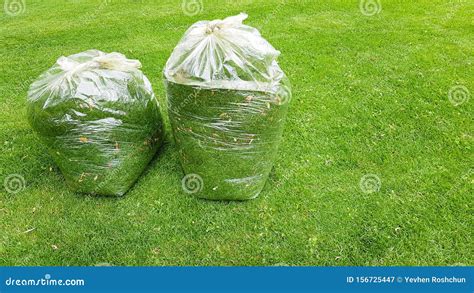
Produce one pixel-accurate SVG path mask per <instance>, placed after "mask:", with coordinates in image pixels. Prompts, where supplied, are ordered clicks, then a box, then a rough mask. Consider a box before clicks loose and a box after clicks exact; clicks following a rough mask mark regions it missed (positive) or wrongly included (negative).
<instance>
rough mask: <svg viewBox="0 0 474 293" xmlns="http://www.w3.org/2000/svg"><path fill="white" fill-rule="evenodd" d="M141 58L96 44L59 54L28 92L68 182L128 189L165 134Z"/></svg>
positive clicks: (34, 121) (118, 191) (117, 191)
mask: <svg viewBox="0 0 474 293" xmlns="http://www.w3.org/2000/svg"><path fill="white" fill-rule="evenodd" d="M140 66H141V64H140V62H139V61H137V60H129V59H127V58H126V57H125V56H124V55H122V54H119V53H110V54H106V53H104V52H101V51H97V50H90V51H86V52H82V53H79V54H75V55H71V56H69V57H61V58H59V59H58V61H57V62H56V64H55V65H54V66H53V67H51V68H50V69H49V70H48V71H46V72H45V73H43V74H42V75H41V76H40V77H39V78H38V79H37V80H36V81H35V82H34V83H33V84H32V85H31V87H30V90H29V92H28V100H27V104H28V118H29V121H30V124H31V126H32V127H33V129H34V130H35V131H36V132H37V134H38V136H39V137H40V138H41V140H42V141H43V142H44V143H45V144H46V146H47V148H48V150H49V153H50V154H51V156H52V157H53V159H54V161H55V163H56V164H57V165H58V167H59V169H60V170H61V172H62V174H63V175H64V178H65V179H66V182H67V184H68V185H69V186H70V187H71V188H72V189H73V190H74V191H77V192H82V193H90V194H100V195H119V196H120V195H123V194H125V193H126V192H127V190H128V189H129V188H130V187H131V186H132V185H133V183H134V182H135V181H136V180H137V178H138V177H139V176H140V174H141V173H142V172H143V170H144V169H145V167H146V166H147V164H148V163H149V161H150V160H151V158H152V157H153V156H154V154H155V153H156V151H157V149H158V147H159V146H160V144H161V142H162V140H163V134H164V133H163V122H162V119H161V114H160V110H159V104H158V102H157V100H156V99H155V96H154V93H153V90H152V87H151V84H150V82H149V81H148V79H147V78H146V76H145V75H144V74H143V73H142V72H141V71H140V70H139V68H140Z"/></svg>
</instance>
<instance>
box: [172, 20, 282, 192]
mask: <svg viewBox="0 0 474 293" xmlns="http://www.w3.org/2000/svg"><path fill="white" fill-rule="evenodd" d="M246 18H247V15H246V14H243V13H241V14H240V15H237V16H232V17H228V18H226V19H224V20H214V21H199V22H197V23H195V24H194V25H192V26H191V27H190V28H189V29H188V30H187V31H186V33H185V35H184V37H183V38H182V39H181V41H180V42H179V44H178V45H177V46H176V48H175V49H174V51H173V53H172V55H171V57H170V58H169V60H168V62H167V63H166V66H165V69H164V79H165V86H166V90H167V98H168V112H169V116H170V121H171V126H172V129H173V134H174V138H175V141H176V145H177V146H178V150H179V155H180V160H181V164H182V167H183V170H184V173H185V176H184V178H183V181H182V186H183V189H184V190H185V191H186V192H187V193H191V194H194V195H196V196H198V197H201V198H206V199H213V200H246V199H252V198H255V197H257V196H258V195H259V193H260V192H261V190H262V189H263V187H264V185H265V182H266V180H267V178H268V176H269V173H270V171H271V169H272V166H273V162H274V160H275V158H276V156H277V149H278V145H279V142H280V139H281V135H282V130H283V126H284V123H285V119H286V115H287V110H288V104H289V101H290V97H291V90H290V84H289V82H288V79H287V77H286V76H285V74H284V73H283V71H282V70H281V69H280V67H279V65H278V63H277V61H276V60H277V57H278V56H279V55H280V52H279V51H277V50H276V49H275V48H273V47H272V45H270V43H268V42H267V41H266V40H265V39H264V38H262V36H261V35H260V33H259V32H258V30H257V29H255V28H253V27H250V26H247V25H244V24H243V21H244V20H245V19H246Z"/></svg>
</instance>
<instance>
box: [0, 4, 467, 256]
mask: <svg viewBox="0 0 474 293" xmlns="http://www.w3.org/2000/svg"><path fill="white" fill-rule="evenodd" d="M101 3H102V2H101V1H82V0H81V1H79V0H76V1H53V0H51V1H33V0H27V1H26V11H25V13H23V14H22V15H19V16H9V15H7V14H5V13H2V15H1V16H0V24H1V26H0V41H1V47H0V64H1V71H0V86H1V88H0V101H1V107H0V148H1V149H0V179H1V182H0V183H3V181H4V179H5V178H7V176H8V175H10V174H20V175H21V176H23V177H24V178H25V182H26V186H25V188H24V189H23V190H22V191H20V192H18V193H16V194H12V193H7V192H6V189H5V188H3V186H0V187H1V188H0V232H1V233H0V265H97V264H104V263H105V264H110V265H474V255H473V252H474V241H473V231H474V197H473V194H474V192H473V179H474V175H473V173H474V171H473V167H474V166H473V150H472V145H473V104H474V101H473V98H472V93H474V80H473V76H474V70H473V62H474V54H473V52H474V51H473V48H474V34H473V32H474V23H473V18H472V15H473V12H474V2H473V1H470V0H468V1H440V0H419V1H396V0H381V3H382V10H381V11H380V13H378V14H376V15H373V16H366V15H364V14H363V13H361V11H360V9H359V2H358V1H356V0H354V1H334V0H322V1H309V0H308V1H293V0H288V1H285V2H282V1H258V0H253V1H251V0H246V1H224V0H219V1H211V0H204V1H203V4H204V8H203V11H202V12H201V13H200V14H198V15H195V16H187V15H185V14H184V13H183V10H182V7H181V1H151V0H150V1H146V0H144V1H131V0H130V1H128V0H127V1H125V0H124V1H118V0H117V1H109V3H108V4H107V5H106V4H101ZM241 11H245V12H247V13H248V14H249V16H250V17H249V19H248V21H247V22H246V23H247V24H249V25H252V26H255V27H257V28H259V29H260V31H261V33H262V34H263V36H264V37H265V38H267V39H268V40H269V41H270V42H271V43H272V44H273V45H274V46H275V47H276V48H278V49H279V50H280V51H281V52H282V55H281V57H280V59H279V62H280V65H281V67H282V68H283V69H284V70H285V71H286V73H287V75H288V76H289V78H290V80H291V81H292V85H293V94H294V99H293V101H292V103H291V106H290V112H289V116H288V121H287V125H286V128H285V132H284V136H283V140H282V144H281V147H280V150H279V155H278V157H277V158H275V160H276V161H275V168H274V170H273V171H272V174H271V177H270V179H269V181H268V182H267V184H266V186H265V189H264V190H263V192H262V193H261V195H260V197H259V198H257V199H255V200H252V201H247V202H212V201H205V200H199V199H196V198H193V197H192V196H191V195H187V194H185V193H184V192H183V191H182V189H181V178H182V176H183V174H182V171H181V168H180V165H179V160H178V156H177V151H176V147H175V144H174V142H173V139H172V136H171V134H170V127H169V121H168V120H166V125H167V131H168V134H167V140H166V143H165V146H164V147H163V148H162V149H161V150H160V152H159V153H158V154H157V156H156V158H155V159H154V160H153V161H152V163H151V164H150V165H149V167H148V168H147V169H146V171H145V172H144V174H143V176H142V177H141V178H140V179H139V181H138V182H137V183H136V185H135V186H134V187H133V188H132V189H131V190H130V192H129V193H128V194H127V195H126V196H125V197H123V198H119V199H117V198H105V197H91V196H85V195H81V194H74V193H72V192H70V191H68V189H67V187H66V185H65V182H64V179H63V178H62V176H61V174H60V173H59V172H58V170H57V168H56V167H55V166H54V164H53V162H52V160H51V157H50V156H49V155H48V154H47V152H46V148H45V147H44V146H43V145H42V144H41V143H40V141H39V139H38V138H37V136H35V134H34V133H33V131H32V129H31V127H30V126H29V125H28V123H27V119H26V115H25V114H26V113H25V105H26V92H27V89H28V85H29V84H30V83H31V82H32V81H33V80H34V79H35V78H36V77H37V76H38V75H39V74H40V73H41V72H43V71H45V70H46V69H47V68H49V67H50V66H51V65H52V64H53V63H54V62H55V61H56V59H57V58H58V57H60V56H62V55H70V54H74V53H77V52H81V51H84V50H87V49H91V48H95V49H100V50H103V51H107V52H111V51H117V52H122V53H124V54H126V55H127V57H129V58H136V59H139V60H140V61H141V62H142V63H143V71H144V73H145V74H146V75H147V76H148V77H149V79H150V80H151V82H152V84H153V87H154V90H155V93H156V95H157V97H158V99H159V101H160V103H161V105H162V108H163V109H162V110H163V113H164V115H165V117H166V116H167V115H166V109H165V107H164V106H165V105H166V103H165V92H164V87H163V83H162V73H161V72H162V68H163V67H164V64H165V62H166V60H167V58H168V56H169V55H170V53H171V51H172V50H173V48H174V46H175V45H176V44H177V43H178V41H179V39H180V38H181V36H182V34H183V33H184V32H185V30H186V29H187V27H189V26H190V25H191V24H192V23H194V22H195V21H197V20H201V19H208V20H211V19H216V18H223V17H226V16H229V15H235V14H238V13H239V12H241ZM455 86H463V87H464V89H467V91H468V93H467V95H464V97H465V99H463V100H462V103H461V104H460V105H457V106H455V105H454V104H453V103H451V102H450V100H449V99H448V93H449V91H450V89H452V88H453V87H455ZM463 92H465V91H463ZM466 97H467V98H466ZM469 97H470V98H471V99H470V100H468V98H469ZM228 167H229V168H232V166H228ZM367 174H374V175H376V176H377V177H378V178H379V179H380V182H381V186H380V189H379V190H378V191H376V192H373V193H369V194H367V193H364V192H363V190H362V189H361V188H360V184H359V183H360V181H361V178H363V176H364V175H367Z"/></svg>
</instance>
